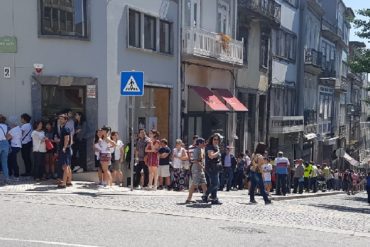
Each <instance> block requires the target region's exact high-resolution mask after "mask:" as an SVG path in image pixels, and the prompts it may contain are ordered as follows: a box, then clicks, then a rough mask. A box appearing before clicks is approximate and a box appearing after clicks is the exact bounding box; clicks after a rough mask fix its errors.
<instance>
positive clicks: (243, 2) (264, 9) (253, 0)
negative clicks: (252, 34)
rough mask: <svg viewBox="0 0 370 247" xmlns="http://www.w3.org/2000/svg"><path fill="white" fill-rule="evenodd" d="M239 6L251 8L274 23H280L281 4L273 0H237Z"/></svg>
mask: <svg viewBox="0 0 370 247" xmlns="http://www.w3.org/2000/svg"><path fill="white" fill-rule="evenodd" d="M239 6H240V7H245V8H248V9H250V10H253V11H254V12H257V13H259V14H261V15H263V16H265V17H267V18H269V19H270V20H272V21H274V22H276V23H280V19H281V5H280V4H278V3H277V2H275V0H239Z"/></svg>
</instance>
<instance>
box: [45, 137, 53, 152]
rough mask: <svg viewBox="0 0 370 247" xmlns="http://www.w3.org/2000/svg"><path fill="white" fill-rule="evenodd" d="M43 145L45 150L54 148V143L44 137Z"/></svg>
mask: <svg viewBox="0 0 370 247" xmlns="http://www.w3.org/2000/svg"><path fill="white" fill-rule="evenodd" d="M45 146H46V150H47V151H51V150H53V149H54V145H53V143H52V142H51V141H50V140H49V139H45Z"/></svg>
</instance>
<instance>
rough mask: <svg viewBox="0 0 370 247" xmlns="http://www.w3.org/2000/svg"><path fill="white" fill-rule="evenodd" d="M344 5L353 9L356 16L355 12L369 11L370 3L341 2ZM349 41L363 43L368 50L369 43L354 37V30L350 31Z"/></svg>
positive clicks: (361, 0) (364, 0)
mask: <svg viewBox="0 0 370 247" xmlns="http://www.w3.org/2000/svg"><path fill="white" fill-rule="evenodd" d="M343 2H344V4H345V5H346V6H347V7H350V8H352V9H353V11H354V12H355V14H356V10H358V9H370V1H369V0H343ZM349 39H350V41H362V42H364V43H365V44H366V45H367V47H368V48H370V43H368V42H367V41H366V40H363V39H360V38H359V37H357V36H356V35H355V30H353V29H351V35H350V38H349Z"/></svg>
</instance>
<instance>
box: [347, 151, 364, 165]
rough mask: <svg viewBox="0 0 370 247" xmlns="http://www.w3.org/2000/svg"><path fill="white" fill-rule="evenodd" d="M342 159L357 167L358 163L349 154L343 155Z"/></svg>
mask: <svg viewBox="0 0 370 247" xmlns="http://www.w3.org/2000/svg"><path fill="white" fill-rule="evenodd" d="M343 158H344V159H345V160H346V161H347V162H348V163H350V164H351V165H352V166H359V164H360V162H358V161H357V160H355V159H354V158H352V157H351V156H350V155H349V154H347V153H345V154H344V156H343Z"/></svg>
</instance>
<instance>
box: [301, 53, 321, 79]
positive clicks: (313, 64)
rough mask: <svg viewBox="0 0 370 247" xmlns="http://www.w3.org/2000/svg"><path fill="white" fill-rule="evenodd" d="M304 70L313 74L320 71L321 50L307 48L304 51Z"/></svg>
mask: <svg viewBox="0 0 370 247" xmlns="http://www.w3.org/2000/svg"><path fill="white" fill-rule="evenodd" d="M304 63H305V70H306V71H307V72H312V73H314V74H319V73H320V72H321V71H322V52H319V51H316V50H315V49H312V48H308V49H305V51H304Z"/></svg>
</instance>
